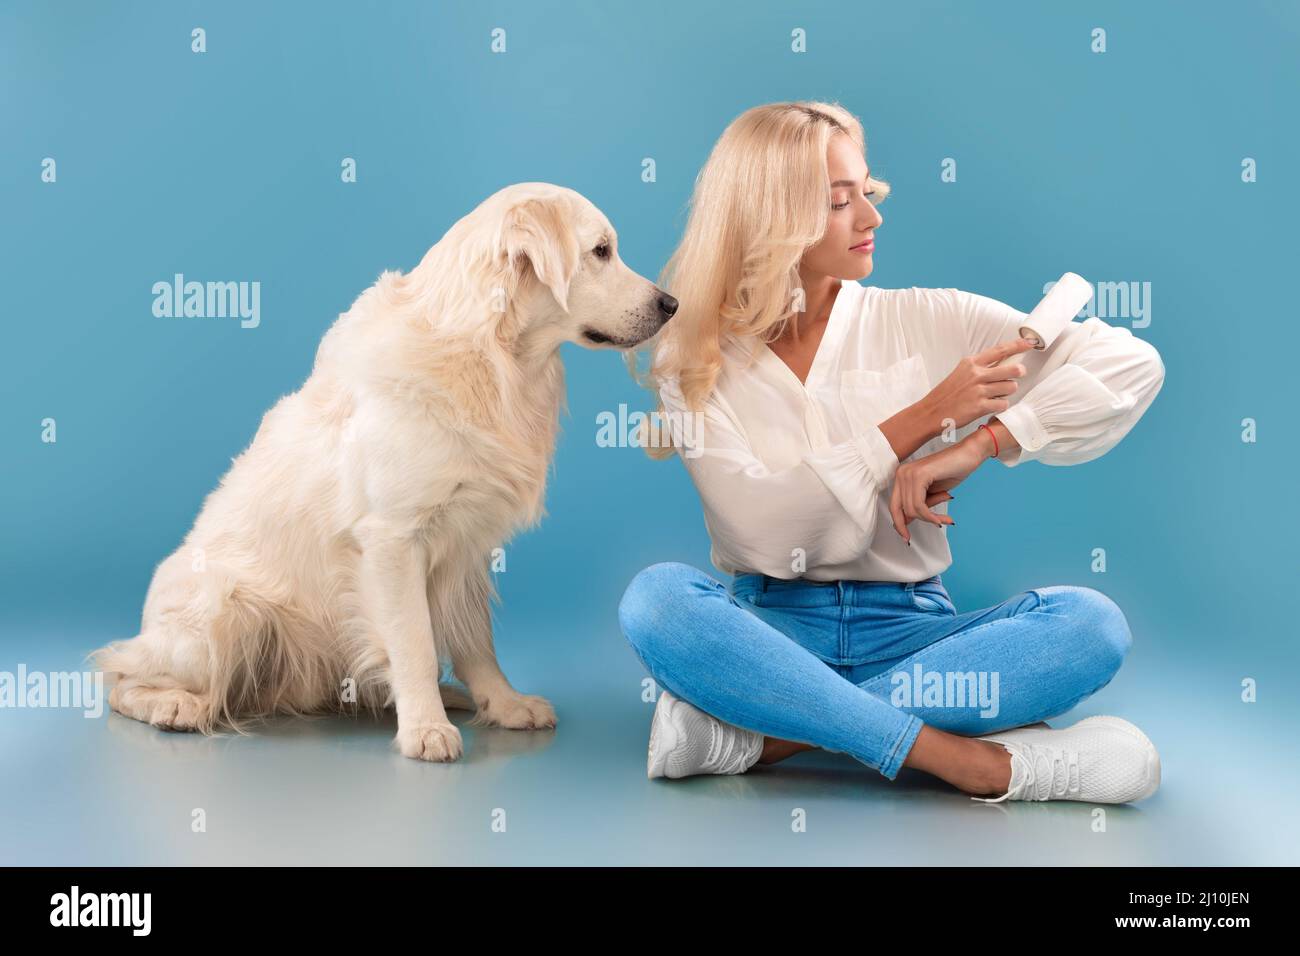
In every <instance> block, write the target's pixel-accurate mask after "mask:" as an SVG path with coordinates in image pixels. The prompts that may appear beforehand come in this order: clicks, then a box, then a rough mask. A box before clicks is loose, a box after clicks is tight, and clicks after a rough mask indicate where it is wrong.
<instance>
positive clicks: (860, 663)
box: [618, 562, 1132, 780]
mask: <svg viewBox="0 0 1300 956" xmlns="http://www.w3.org/2000/svg"><path fill="white" fill-rule="evenodd" d="M618 616H619V623H620V625H621V626H622V629H623V634H624V635H625V636H626V637H627V639H628V642H629V643H630V644H631V645H632V649H633V651H635V652H636V655H637V657H638V658H639V659H640V661H641V663H642V664H643V665H644V666H645V668H646V669H647V670H648V671H649V672H650V674H651V676H652V677H654V679H655V681H656V682H657V683H658V684H659V686H660V687H662V688H666V689H667V690H669V691H671V692H672V693H673V694H674V695H675V696H677V697H679V698H681V699H682V700H686V701H689V702H690V703H692V704H694V705H695V706H696V707H698V708H700V709H701V710H703V711H704V712H706V713H708V714H712V715H713V716H714V717H716V718H718V719H719V720H721V721H724V722H726V723H729V724H732V725H734V726H737V727H743V728H746V729H748V730H752V731H757V732H758V733H761V734H763V735H764V736H768V737H778V738H782V739H785V740H795V741H801V742H803V743H808V744H812V745H813V746H816V747H820V748H823V749H825V750H830V751H833V752H836V753H847V754H850V755H851V756H853V757H854V758H856V759H857V760H860V761H861V762H862V763H864V764H866V765H867V766H868V767H871V768H873V769H875V770H879V771H880V773H881V774H883V775H884V776H885V777H886V778H887V779H889V780H893V779H894V778H895V777H897V776H898V771H899V770H900V769H901V768H902V766H903V761H904V760H906V758H907V754H908V751H910V750H911V748H912V744H913V743H914V742H915V740H916V735H917V734H918V733H920V731H921V727H922V724H923V723H924V724H929V725H930V726H932V727H936V728H938V729H940V730H945V731H948V732H950V733H954V734H962V735H965V736H983V735H985V734H990V733H994V732H996V731H999V730H1006V729H1008V728H1011V727H1019V726H1023V725H1025V724H1032V723H1037V722H1038V721H1040V720H1044V719H1046V718H1048V717H1054V716H1056V715H1058V714H1061V713H1064V712H1065V711H1067V710H1069V709H1070V708H1071V707H1073V706H1075V705H1076V704H1078V703H1079V702H1080V701H1081V700H1083V699H1084V698H1086V697H1088V696H1089V695H1091V694H1094V693H1096V692H1097V691H1098V690H1100V689H1101V688H1102V687H1105V686H1106V685H1107V684H1108V683H1110V680H1111V678H1112V677H1114V676H1115V673H1116V671H1118V670H1119V666H1120V664H1121V663H1122V662H1123V660H1124V655H1125V653H1126V652H1127V651H1128V648H1129V646H1130V644H1131V643H1132V635H1131V633H1130V632H1129V628H1128V622H1127V621H1126V620H1125V618H1124V614H1123V612H1122V611H1121V610H1120V609H1119V607H1118V606H1117V605H1116V604H1115V602H1114V601H1112V600H1111V599H1110V598H1108V597H1106V595H1104V594H1102V593H1101V592H1100V591H1097V590H1094V589H1092V588H1087V587H1075V586H1070V585H1058V586H1054V587H1042V588H1031V589H1030V590H1027V591H1021V592H1020V593H1019V594H1015V595H1013V596H1011V597H1010V598H1008V599H1007V600H1005V601H1003V602H1002V603H1001V604H995V605H993V606H992V607H986V608H981V609H979V610H974V611H965V612H962V613H959V612H958V611H957V608H956V606H955V605H954V604H953V602H952V599H951V598H950V597H949V596H948V591H947V589H946V588H945V587H944V585H943V582H942V581H941V580H940V576H939V575H937V574H936V575H935V576H934V577H932V578H928V579H927V580H925V581H918V582H914V583H897V582H892V581H833V582H829V583H823V582H816V581H803V580H795V581H784V580H781V579H778V578H771V577H767V576H766V575H762V574H738V575H735V576H734V578H733V580H732V583H731V587H730V588H728V587H727V586H726V585H724V584H722V583H721V582H719V581H717V580H715V579H714V578H712V577H710V576H709V575H707V574H705V573H704V572H703V571H700V570H699V569H697V568H694V567H691V566H690V565H688V564H680V563H675V562H665V563H661V564H653V565H651V566H650V567H648V568H646V569H645V570H643V571H641V572H639V573H638V574H637V575H636V577H634V578H633V579H632V582H631V584H629V585H628V587H627V590H626V592H625V593H624V594H623V598H622V601H621V602H620V603H619V607H618Z"/></svg>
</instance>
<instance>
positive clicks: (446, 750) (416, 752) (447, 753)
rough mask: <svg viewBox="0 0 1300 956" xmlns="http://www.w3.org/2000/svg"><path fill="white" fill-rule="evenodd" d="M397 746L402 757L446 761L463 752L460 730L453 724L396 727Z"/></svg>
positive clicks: (456, 758)
mask: <svg viewBox="0 0 1300 956" xmlns="http://www.w3.org/2000/svg"><path fill="white" fill-rule="evenodd" d="M397 747H398V749H399V750H401V751H402V756H403V757H411V758H413V759H415V760H432V761H438V762H447V761H450V760H458V759H460V755H461V753H463V752H464V743H463V742H462V740H461V736H460V730H459V728H457V727H456V725H455V724H448V723H442V724H416V725H414V726H412V727H398V728H397Z"/></svg>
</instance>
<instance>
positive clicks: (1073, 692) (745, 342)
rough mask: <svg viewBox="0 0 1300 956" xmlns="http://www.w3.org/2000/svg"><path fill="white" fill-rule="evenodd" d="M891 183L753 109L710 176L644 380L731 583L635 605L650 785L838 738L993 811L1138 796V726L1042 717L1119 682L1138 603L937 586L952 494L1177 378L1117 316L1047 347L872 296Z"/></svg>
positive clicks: (932, 302)
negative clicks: (1062, 724) (997, 595)
mask: <svg viewBox="0 0 1300 956" xmlns="http://www.w3.org/2000/svg"><path fill="white" fill-rule="evenodd" d="M888 189H889V187H888V185H887V184H886V183H885V182H883V181H882V180H880V179H878V178H874V177H872V175H871V174H870V170H869V168H868V166H867V162H866V143H865V138H864V135H863V132H862V127H861V124H860V123H859V122H858V121H857V119H855V118H854V117H853V116H852V115H851V114H850V113H848V112H847V111H845V110H844V109H842V108H841V107H839V106H837V105H833V104H825V103H813V102H805V103H775V104H770V105H766V106H760V107H756V108H754V109H751V110H749V111H747V112H746V113H744V114H742V115H741V116H740V117H738V118H737V119H736V120H735V121H734V122H732V124H731V125H730V126H729V127H728V128H727V129H726V131H725V132H724V133H723V135H722V137H721V139H719V140H718V142H717V144H716V146H715V147H714V149H713V152H712V154H711V155H710V157H709V159H708V162H707V164H706V165H705V167H704V169H703V170H702V171H701V173H700V175H699V178H698V180H697V183H696V187H695V193H694V196H693V199H692V206H691V212H690V217H689V222H688V225H687V227H686V232H685V235H684V236H683V238H682V241H681V245H680V246H679V247H678V249H677V250H676V252H675V253H674V255H673V256H672V259H671V261H670V262H669V263H668V266H667V267H666V269H665V273H664V276H663V277H662V282H661V284H662V285H663V286H664V287H665V288H667V289H669V290H670V291H671V292H672V293H673V295H675V296H676V297H677V299H678V301H679V303H680V306H679V310H678V312H677V316H676V318H675V319H674V321H673V322H671V323H669V324H668V325H667V326H665V328H664V330H663V332H662V333H661V334H660V336H659V337H658V338H657V339H656V340H655V342H654V346H655V347H654V351H653V355H652V361H651V364H650V368H649V375H648V378H647V383H648V384H649V385H650V386H651V387H653V388H656V389H657V391H658V395H659V399H660V402H661V407H660V408H659V409H658V411H659V412H660V414H661V416H662V418H660V419H659V420H660V421H662V422H664V423H666V424H667V426H668V429H669V433H670V435H671V437H672V438H673V441H672V442H671V443H670V447H660V448H659V449H654V448H651V449H650V451H651V454H652V456H654V457H667V456H669V455H672V454H673V453H674V450H675V451H676V453H677V454H678V455H679V456H680V458H681V460H682V461H683V462H684V464H685V466H686V468H687V470H688V472H689V474H690V476H691V478H692V480H693V482H694V484H695V487H696V490H697V491H698V493H699V495H700V500H701V503H702V505H703V510H704V517H705V523H706V526H707V529H708V532H709V535H710V538H711V542H712V553H711V558H712V561H713V563H714V565H715V566H716V567H717V568H719V569H720V570H722V571H724V572H725V573H727V574H728V575H730V576H731V580H730V581H729V582H728V583H725V584H724V583H723V582H721V581H718V580H716V579H714V578H713V577H711V576H710V575H708V574H705V573H704V572H703V571H700V570H699V569H697V568H694V567H691V566H689V565H686V564H680V563H661V564H655V565H652V566H651V567H648V568H646V569H645V570H643V571H641V572H640V573H639V574H637V575H636V577H635V578H634V579H633V580H632V582H631V583H630V585H629V586H628V588H627V591H626V593H625V594H624V595H623V599H622V601H621V602H620V605H619V618H620V623H621V626H622V628H623V632H624V634H625V636H626V637H627V639H628V641H629V642H630V644H631V645H632V648H633V650H634V651H635V652H636V654H637V656H638V658H639V659H640V660H641V662H642V663H643V664H644V665H645V667H646V668H647V669H648V670H649V671H650V673H651V674H652V675H653V677H654V678H655V680H656V681H657V682H658V684H659V686H660V687H661V688H663V693H661V695H660V697H659V700H658V702H657V704H656V707H655V713H654V717H653V719H652V725H651V737H650V750H649V756H648V768H647V769H648V775H649V776H651V777H660V776H666V777H683V776H688V775H691V774H699V773H743V772H745V771H746V770H748V769H749V768H751V767H752V766H753V765H754V764H755V763H764V764H770V763H775V762H777V761H780V760H782V759H784V758H786V757H788V756H790V755H791V754H794V753H796V752H798V751H801V750H806V749H810V748H822V749H825V750H829V751H832V752H837V753H846V754H850V755H852V756H853V757H854V758H856V759H857V760H859V761H861V762H862V763H865V764H866V765H867V766H869V767H872V768H874V769H876V770H878V771H879V772H880V773H881V774H882V775H883V776H885V777H886V778H887V779H890V780H893V779H895V777H897V775H898V773H899V770H900V769H901V768H902V767H912V768H915V769H917V770H921V771H924V772H926V773H929V774H933V775H934V776H937V777H939V778H940V779H942V780H945V781H947V782H948V783H950V784H951V785H953V786H954V787H956V788H958V789H959V790H960V791H962V792H964V793H967V794H969V795H971V796H972V797H973V798H974V799H977V800H986V801H989V802H997V801H1000V800H1059V799H1064V800H1082V801H1088V802H1093V803H1125V802H1132V801H1136V800H1141V799H1144V798H1145V797H1148V796H1150V795H1151V794H1152V793H1154V792H1155V790H1156V788H1157V787H1158V786H1159V781H1160V763H1159V757H1158V756H1157V753H1156V750H1155V747H1154V746H1153V745H1152V744H1151V741H1150V740H1149V739H1147V737H1146V736H1145V735H1144V734H1143V733H1142V732H1141V731H1140V730H1139V729H1138V728H1137V727H1135V726H1134V725H1133V724H1131V723H1129V722H1128V721H1126V720H1122V719H1120V718H1118V717H1100V716H1099V717H1090V718H1087V719H1084V720H1081V721H1079V722H1078V723H1076V724H1074V725H1073V726H1071V727H1067V728H1063V729H1052V728H1050V727H1049V726H1048V725H1047V724H1046V723H1044V722H1043V721H1044V720H1045V718H1048V717H1052V716H1056V715H1059V714H1062V713H1064V712H1066V711H1068V710H1069V709H1070V708H1072V707H1074V706H1075V705H1076V704H1078V703H1079V702H1080V701H1082V700H1084V699H1086V698H1087V697H1089V696H1090V695H1092V694H1094V693H1096V692H1097V691H1098V690H1100V689H1101V688H1103V687H1105V686H1106V684H1108V683H1109V682H1110V680H1111V679H1112V678H1113V677H1114V675H1115V673H1116V671H1117V670H1118V668H1119V666H1120V664H1121V663H1122V661H1123V660H1124V656H1125V653H1126V652H1127V650H1128V648H1129V645H1130V643H1131V640H1132V636H1131V634H1130V632H1129V628H1128V624H1127V621H1126V619H1125V617H1124V614H1123V612H1122V611H1121V610H1120V608H1119V607H1117V606H1116V604H1115V603H1114V602H1113V601H1111V600H1110V599H1109V598H1108V597H1106V596H1105V595H1104V594H1102V593H1101V592H1100V591H1097V590H1094V589H1092V588H1087V587H1075V586H1065V585H1058V586H1046V587H1036V588H1031V589H1029V590H1026V591H1022V592H1020V593H1018V594H1015V595H1012V596H1011V597H1009V598H1008V599H1007V600H1005V601H1003V602H1002V603H1000V604H997V605H994V606H992V607H986V608H980V609H975V610H968V611H958V609H957V608H956V607H955V606H954V604H953V602H952V600H951V598H950V597H949V595H948V592H947V590H946V588H945V587H944V585H943V583H942V580H941V577H940V574H941V572H943V571H944V570H946V569H947V568H948V567H949V565H950V564H951V563H952V558H951V553H950V551H949V549H948V541H947V529H948V527H950V526H953V525H955V524H956V522H955V521H954V520H953V519H952V518H951V517H950V516H949V515H948V511H947V503H948V502H949V501H952V500H954V497H955V496H954V495H953V494H951V491H952V489H954V488H955V487H957V485H958V484H960V483H961V482H962V481H963V480H964V479H965V478H966V477H967V476H968V475H970V474H971V473H972V472H973V471H974V470H975V469H976V468H979V467H980V466H981V465H984V464H986V463H988V462H990V461H991V460H992V459H994V458H997V459H998V461H999V462H1001V464H1002V465H1004V466H1006V467H1015V466H1017V465H1020V464H1023V463H1024V462H1027V461H1031V460H1037V461H1040V462H1043V463H1046V464H1050V465H1072V464H1080V463H1083V462H1086V461H1090V460H1092V459H1094V458H1096V457H1098V456H1100V455H1102V454H1104V453H1105V452H1106V451H1108V450H1109V449H1110V448H1112V447H1113V446H1114V445H1115V444H1116V443H1117V442H1118V441H1119V440H1120V439H1121V438H1122V437H1123V436H1124V435H1125V434H1126V433H1127V432H1128V431H1129V430H1130V429H1131V428H1132V427H1133V425H1134V424H1135V423H1136V422H1137V420H1138V419H1139V418H1140V417H1141V416H1142V414H1143V413H1144V412H1145V411H1146V409H1147V407H1148V406H1149V405H1150V404H1151V402H1152V400H1153V399H1154V398H1155V396H1156V393H1157V392H1158V391H1159V390H1160V387H1161V384H1162V382H1163V380H1164V367H1163V364H1162V362H1161V360H1160V357H1159V355H1158V354H1157V352H1156V350H1155V349H1154V348H1153V347H1152V346H1151V345H1150V344H1149V343H1147V342H1145V341H1143V340H1140V339H1138V338H1136V337H1134V336H1133V335H1132V333H1131V332H1129V331H1128V330H1127V329H1124V328H1119V327H1114V326H1110V325H1107V324H1106V323H1104V322H1102V321H1101V320H1100V319H1099V318H1089V319H1087V320H1086V321H1084V322H1075V323H1073V324H1072V325H1071V326H1070V327H1069V328H1068V329H1067V330H1066V332H1064V333H1063V334H1062V335H1061V336H1060V338H1059V339H1057V340H1056V341H1055V342H1054V343H1053V344H1052V346H1051V347H1049V348H1048V349H1046V350H1044V351H1033V352H1030V351H1026V350H1027V349H1029V347H1030V343H1028V342H1027V341H1025V340H1022V339H1020V338H1019V337H1018V329H1019V327H1020V325H1021V323H1022V320H1023V318H1024V313H1021V312H1019V311H1017V310H1016V309H1013V308H1011V307H1010V306H1008V305H1004V304H1003V303H1001V302H998V301H996V300H994V299H991V298H987V297H985V296H982V295H978V294H974V293H970V292H963V291H960V290H957V289H921V288H912V289H879V288H876V287H874V286H867V285H863V284H862V282H861V280H863V279H865V278H867V277H868V276H869V275H870V274H871V271H872V256H873V253H874V251H875V240H876V238H877V235H878V232H879V228H880V226H881V224H882V222H883V219H882V217H881V215H880V212H879V211H878V209H877V208H876V206H877V203H879V202H880V201H881V200H882V199H884V198H885V196H886V195H887V193H888ZM1011 355H1018V359H1017V361H1016V362H1013V363H1010V364H1005V365H1002V364H999V363H1000V362H1001V361H1002V360H1003V359H1005V358H1006V357H1008V356H1011ZM633 371H634V372H635V371H636V365H635V360H634V363H633ZM994 543H995V544H996V543H997V542H994ZM1006 544H1007V545H1010V544H1011V542H1010V541H1009V540H1008V541H1007V542H1006Z"/></svg>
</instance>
